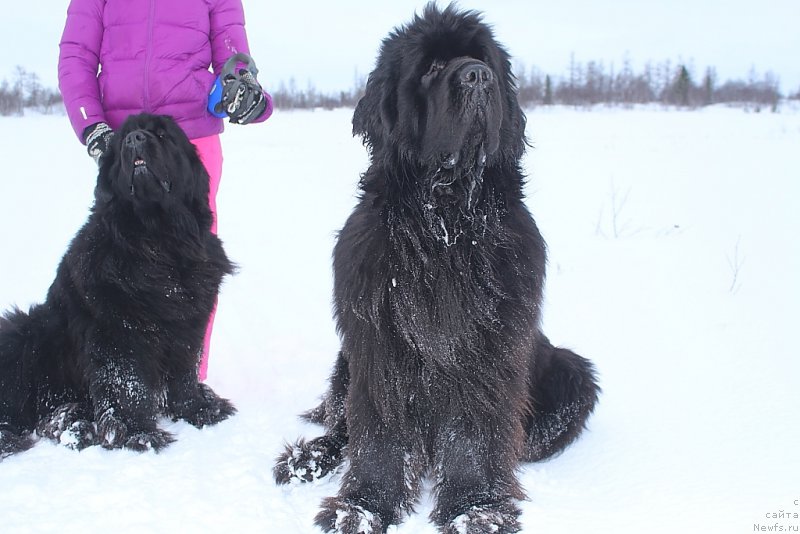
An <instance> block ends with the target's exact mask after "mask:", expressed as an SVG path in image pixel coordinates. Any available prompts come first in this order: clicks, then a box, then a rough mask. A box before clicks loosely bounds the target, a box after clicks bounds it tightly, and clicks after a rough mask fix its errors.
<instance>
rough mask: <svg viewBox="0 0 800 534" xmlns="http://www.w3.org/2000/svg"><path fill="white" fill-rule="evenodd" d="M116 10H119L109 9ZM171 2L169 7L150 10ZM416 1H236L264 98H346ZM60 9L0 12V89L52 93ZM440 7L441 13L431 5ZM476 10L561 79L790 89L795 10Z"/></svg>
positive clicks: (581, 2) (674, 5) (19, 7)
mask: <svg viewBox="0 0 800 534" xmlns="http://www.w3.org/2000/svg"><path fill="white" fill-rule="evenodd" d="M117 1H120V0H117ZM157 1H163V2H169V1H170V0H157ZM425 3H426V2H425V1H424V0H391V2H382V1H380V0H341V1H339V2H315V1H310V2H309V1H307V2H300V1H291V0H289V1H285V0H284V1H282V2H275V1H271V0H244V8H245V14H246V17H247V30H248V34H249V37H250V47H251V49H252V52H253V56H254V58H255V60H256V62H257V64H258V67H259V69H260V71H261V74H260V75H259V78H260V79H261V81H262V82H263V83H264V84H265V86H266V87H267V88H269V87H271V86H272V87H277V86H278V83H279V82H280V81H288V80H289V79H291V78H294V80H295V83H296V84H297V86H298V87H299V88H305V87H307V86H308V85H309V83H313V85H314V86H315V87H316V88H317V89H320V90H323V91H336V90H339V89H349V88H351V87H352V86H353V83H354V80H355V78H356V74H358V75H361V76H363V75H366V74H367V73H368V72H369V70H370V69H371V67H372V64H373V63H374V60H375V55H376V52H377V49H378V46H379V44H380V40H381V39H382V38H383V37H384V36H385V35H386V33H387V32H388V31H389V30H390V29H391V28H392V27H393V26H396V25H399V24H402V23H404V22H406V21H407V20H408V19H409V18H410V17H411V16H412V14H413V13H414V12H415V11H420V10H421V8H422V6H423V5H424V4H425ZM68 4H69V0H35V1H28V2H23V1H18V0H7V1H5V2H4V5H3V19H2V23H0V24H2V26H3V28H4V31H3V32H0V50H2V56H1V57H0V79H2V78H7V79H10V78H11V77H12V75H13V71H14V67H15V65H22V66H24V67H25V68H26V69H27V70H29V71H33V72H36V73H37V74H38V75H39V76H40V78H41V79H42V81H43V83H44V84H45V85H48V86H52V87H55V86H56V84H57V81H56V64H57V59H58V42H59V39H60V37H61V31H62V29H63V24H64V17H65V15H66V9H67V5H68ZM440 5H444V3H443V2H440ZM459 5H460V6H461V7H464V8H471V9H479V10H481V11H483V12H484V18H485V20H486V21H487V22H488V23H490V24H491V25H492V26H493V27H494V29H495V34H496V36H497V38H498V40H500V41H501V42H502V43H504V44H505V45H506V48H507V49H508V50H509V52H510V53H511V54H512V56H513V57H514V58H515V60H516V61H518V62H520V63H522V64H524V65H525V66H526V67H530V66H532V65H534V66H536V67H538V68H539V69H541V70H543V71H545V72H548V73H550V74H554V75H556V76H561V75H564V74H566V72H567V67H568V65H569V59H570V54H572V53H574V54H575V58H576V60H578V61H581V62H586V61H589V60H601V61H603V62H604V63H605V64H606V65H609V64H611V63H612V62H613V63H614V64H615V65H616V66H618V65H620V64H621V63H622V61H623V59H624V57H625V56H626V54H627V55H628V57H630V59H631V60H632V61H633V63H634V65H635V66H640V65H641V64H643V63H644V62H645V61H647V60H654V61H658V62H660V61H662V60H665V59H669V60H672V62H673V64H674V63H675V62H676V61H679V60H684V61H689V60H691V61H692V63H693V65H694V69H695V73H696V76H698V77H699V76H701V75H702V73H703V71H704V69H705V67H706V66H708V65H713V66H715V67H716V68H717V74H718V77H719V78H720V79H721V80H726V79H732V78H746V77H747V75H748V73H749V71H750V70H751V68H755V69H756V71H757V73H758V74H759V75H763V73H764V72H766V71H768V70H771V71H773V72H774V73H775V74H777V75H778V77H779V78H780V80H781V88H782V90H783V91H784V92H787V91H791V92H795V91H797V90H798V89H800V60H799V59H798V58H800V25H799V24H800V0H761V1H760V2H753V1H747V2H745V1H744V0H649V1H648V0H602V1H601V0H548V1H543V0H492V1H491V2H490V1H488V0H484V1H479V0H462V1H461V2H459Z"/></svg>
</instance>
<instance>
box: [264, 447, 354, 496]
mask: <svg viewBox="0 0 800 534" xmlns="http://www.w3.org/2000/svg"><path fill="white" fill-rule="evenodd" d="M341 463H342V445H340V444H339V443H338V442H337V441H336V440H335V439H334V438H331V437H329V436H322V437H319V438H316V439H312V440H311V441H308V442H307V441H304V440H300V441H298V442H297V443H296V444H294V445H287V446H286V450H285V451H284V452H283V453H282V454H281V455H280V456H278V458H277V460H276V461H275V467H274V468H273V469H272V474H273V475H274V476H275V482H277V483H278V484H288V483H290V482H313V481H315V480H318V479H320V478H322V477H324V476H326V475H328V474H329V473H330V472H331V471H333V470H334V469H336V468H337V467H338V466H339V464H341Z"/></svg>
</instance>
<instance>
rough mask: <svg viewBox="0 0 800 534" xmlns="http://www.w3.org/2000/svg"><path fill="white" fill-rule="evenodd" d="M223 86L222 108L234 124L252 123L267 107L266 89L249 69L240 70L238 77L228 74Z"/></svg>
mask: <svg viewBox="0 0 800 534" xmlns="http://www.w3.org/2000/svg"><path fill="white" fill-rule="evenodd" d="M222 86H223V90H222V108H223V109H224V110H225V113H227V114H228V117H230V121H231V122H232V123H233V124H248V123H251V122H253V121H254V120H256V119H257V118H258V117H259V116H261V114H262V113H264V110H265V109H266V108H267V100H266V97H264V90H263V89H262V88H261V84H259V83H258V80H256V77H255V76H253V73H252V72H250V71H248V70H245V69H242V70H240V71H239V76H238V77H236V76H226V77H225V78H224V79H223V80H222Z"/></svg>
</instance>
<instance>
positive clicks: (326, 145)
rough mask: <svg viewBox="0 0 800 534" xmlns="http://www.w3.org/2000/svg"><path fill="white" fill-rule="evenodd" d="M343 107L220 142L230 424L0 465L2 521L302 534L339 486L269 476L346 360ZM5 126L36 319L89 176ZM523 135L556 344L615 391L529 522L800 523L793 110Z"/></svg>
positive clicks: (16, 529)
mask: <svg viewBox="0 0 800 534" xmlns="http://www.w3.org/2000/svg"><path fill="white" fill-rule="evenodd" d="M351 113H352V112H351V110H336V111H332V112H325V111H315V112H296V113H287V112H283V113H282V112H280V111H278V112H276V114H275V116H274V117H273V118H271V119H270V120H269V121H268V122H267V123H266V124H262V125H257V126H248V127H237V126H229V127H228V131H227V132H226V133H225V134H224V137H223V143H224V147H225V171H224V175H223V180H222V186H221V190H220V196H219V198H218V203H219V210H220V220H219V223H220V224H219V229H220V234H221V237H222V238H223V240H224V242H225V244H226V248H227V251H228V253H229V255H230V257H231V258H232V259H233V260H234V261H236V262H237V263H238V264H239V266H240V272H239V274H238V275H236V276H235V277H233V278H230V279H229V280H228V281H227V282H226V283H225V285H224V287H223V291H222V294H221V296H220V299H219V308H218V313H217V322H216V327H215V332H214V338H213V343H212V355H211V361H210V368H209V380H208V383H209V384H210V385H211V386H212V387H214V388H215V389H216V391H217V392H219V393H220V394H221V395H223V396H226V397H229V398H231V399H232V400H233V401H234V402H235V403H236V405H237V407H238V408H239V413H238V414H237V415H236V416H234V417H233V418H231V419H230V420H228V421H225V422H224V423H222V424H220V425H217V426H213V427H207V428H204V429H202V430H198V429H196V428H194V427H192V426H191V425H189V424H187V423H183V422H178V423H172V422H170V421H163V422H162V427H163V428H165V429H166V430H169V431H170V432H172V433H174V434H175V436H176V437H177V439H178V441H176V442H175V443H173V444H172V445H170V446H169V447H168V448H166V449H165V450H164V451H162V452H161V453H160V454H155V453H152V452H149V453H145V454H139V453H135V452H130V451H107V450H105V449H102V448H101V447H91V448H88V449H86V450H84V451H82V452H80V453H79V452H76V451H73V450H69V449H68V448H67V447H64V446H60V445H57V444H53V443H50V442H40V443H39V444H38V445H36V446H35V447H34V448H33V449H32V450H30V451H28V452H25V453H23V454H19V455H16V456H11V457H9V458H6V459H4V460H3V461H2V462H0V517H2V520H1V523H2V526H0V530H2V532H4V533H27V532H54V531H58V532H62V533H73V532H75V533H77V532H92V531H104V530H106V529H108V528H109V527H110V526H111V527H113V529H114V530H115V531H116V532H122V533H128V532H169V533H171V532H226V533H227V532H264V533H278V532H280V533H285V534H294V533H298V534H303V533H313V532H316V530H315V528H314V527H313V518H314V516H315V515H316V513H317V511H318V509H319V503H320V501H321V500H322V499H323V498H324V497H327V496H331V495H334V494H335V493H336V491H337V489H338V485H339V482H340V480H341V472H339V473H338V474H335V475H333V476H332V477H328V478H326V479H323V480H321V481H318V482H316V483H315V484H313V485H307V484H299V485H289V486H281V487H279V486H276V485H275V483H274V482H273V480H272V474H271V470H272V466H273V459H274V458H275V457H276V456H277V455H278V453H279V452H280V451H282V450H283V447H284V441H286V440H294V439H295V438H296V437H298V436H301V435H303V436H306V437H309V438H311V437H315V436H317V435H319V433H320V431H321V429H320V428H319V427H317V426H315V425H311V424H307V423H304V422H302V421H301V420H299V419H298V418H297V414H298V413H300V412H302V411H304V410H306V409H309V408H311V407H313V406H315V405H316V403H317V401H318V398H319V396H320V395H321V394H322V392H323V390H324V387H325V382H326V378H327V376H328V374H329V371H330V369H331V366H332V364H333V361H334V356H335V354H336V351H337V349H338V340H337V337H336V333H335V329H334V325H333V322H332V319H331V304H330V303H331V270H330V256H331V251H332V247H333V244H334V238H335V233H336V231H337V230H338V229H339V228H341V226H342V225H343V224H344V221H345V219H346V217H347V216H348V214H349V212H350V210H351V208H352V206H353V205H354V203H355V194H356V183H357V181H358V178H359V173H360V172H362V171H364V170H365V168H366V163H367V157H366V150H365V149H364V148H363V147H362V146H361V144H360V142H359V141H358V140H356V139H353V138H351V136H350V130H351V126H350V115H351ZM0 129H1V130H2V132H3V134H2V143H0V146H1V147H2V160H3V163H4V167H3V171H2V182H1V183H2V186H0V187H2V189H1V190H0V191H1V192H2V194H0V217H2V225H0V249H1V250H2V263H1V265H2V277H1V278H0V308H2V309H8V308H10V307H11V306H12V305H14V304H16V305H18V306H20V307H23V308H27V306H29V305H30V304H31V303H33V302H39V301H41V300H42V299H44V296H45V294H46V291H47V288H48V286H49V285H50V283H51V282H52V279H53V276H54V274H55V268H56V266H57V264H58V261H59V259H60V257H61V255H62V254H63V252H64V250H65V249H66V246H67V244H68V242H69V240H70V238H71V237H72V235H73V234H74V233H75V231H76V230H77V229H78V228H79V226H80V225H81V224H82V223H83V221H84V220H85V218H86V215H87V210H88V207H89V205H90V203H91V200H92V190H93V187H94V163H93V161H92V160H91V158H90V157H89V156H88V155H86V153H85V149H84V147H82V146H81V145H80V144H79V143H78V142H77V140H76V139H75V138H74V135H73V133H72V131H71V129H70V127H69V125H68V124H67V119H66V118H65V117H63V116H57V117H40V116H31V117H24V118H3V119H0ZM528 135H529V138H530V140H531V142H532V144H533V145H534V148H533V149H531V150H529V152H528V156H527V159H526V161H525V166H526V169H527V170H528V172H529V174H530V182H529V185H528V186H527V192H528V195H529V205H530V207H531V209H532V211H533V213H534V216H535V217H536V220H537V222H538V224H539V227H540V229H541V231H542V233H543V234H544V236H545V238H546V240H547V242H548V245H549V254H550V267H549V274H548V280H547V291H546V301H545V305H544V311H543V313H544V327H545V332H546V333H547V334H548V335H549V336H550V338H551V340H552V341H553V342H554V343H556V344H563V345H566V346H568V347H570V348H572V349H574V350H576V351H577V352H578V353H580V354H582V355H584V356H586V357H589V358H591V359H592V360H593V361H594V362H595V364H596V366H597V368H598V370H599V373H600V377H601V381H602V387H603V390H604V391H603V394H602V397H601V398H600V403H599V405H598V408H597V410H596V412H595V414H594V416H593V417H592V418H591V420H590V426H589V429H588V431H587V432H586V433H585V434H584V435H583V436H582V437H581V438H580V439H579V440H578V441H577V442H576V443H575V444H574V445H573V446H572V447H570V448H569V449H568V450H567V451H566V452H565V453H564V454H562V455H561V456H559V457H557V458H555V459H552V460H550V461H548V462H544V463H541V464H535V465H526V466H524V467H523V468H522V469H521V471H520V478H521V481H522V484H523V486H524V487H525V489H526V491H527V494H528V497H529V500H527V501H524V502H522V503H521V506H522V509H523V514H522V518H521V521H522V524H523V525H524V528H525V530H524V531H525V532H531V533H533V532H539V533H544V534H549V533H560V532H592V533H599V534H602V533H612V532H613V533H620V532H631V533H640V532H648V533H654V532H655V533H670V534H672V533H678V532H691V533H707V532H708V533H726V534H727V533H736V532H742V533H744V532H753V531H754V526H759V525H768V524H769V525H773V524H775V522H776V521H778V522H779V523H781V524H782V525H784V526H785V527H786V528H784V531H788V530H789V528H788V527H795V528H797V527H798V525H800V520H797V519H795V518H794V516H791V515H787V514H788V513H790V512H791V513H795V512H800V506H798V502H799V501H798V499H800V455H798V453H797V449H798V446H797V445H798V443H800V423H799V422H798V421H800V378H799V377H800V359H798V357H797V354H798V348H797V343H796V341H795V339H794V335H795V334H796V331H797V323H798V319H799V318H800V310H799V309H798V303H800V283H798V273H800V245H799V244H798V243H800V239H798V233H800V111H798V110H792V109H789V108H786V107H784V109H783V110H782V112H781V113H778V114H770V113H760V114H756V113H746V112H745V111H742V110H736V109H726V108H710V109H706V110H702V111H695V112H681V111H664V110H651V109H639V110H621V109H596V110H594V111H592V112H586V111H581V110H572V109H563V108H553V109H537V110H534V111H530V112H529V113H528ZM423 487H424V488H426V490H429V489H430V484H429V483H426V484H424V485H423ZM431 509H432V503H431V500H430V496H429V493H428V492H427V491H426V493H425V494H424V496H423V498H422V501H421V503H420V505H419V506H418V507H417V513H415V514H413V515H411V516H410V517H409V518H408V519H407V520H406V521H405V522H404V523H403V524H402V525H400V526H399V527H397V528H392V529H391V530H390V531H391V532H394V533H396V534H433V533H435V532H436V530H435V529H434V527H433V526H432V525H431V524H430V523H429V522H428V520H427V514H428V513H430V511H431ZM781 512H785V514H784V515H783V516H781V515H780V513H781ZM771 514H778V515H776V517H779V519H777V520H776V519H773V518H772V515H771Z"/></svg>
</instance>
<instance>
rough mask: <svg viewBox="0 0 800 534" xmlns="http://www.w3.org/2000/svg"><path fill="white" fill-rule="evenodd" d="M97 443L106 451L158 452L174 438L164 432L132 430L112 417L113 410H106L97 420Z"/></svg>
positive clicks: (151, 429)
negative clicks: (124, 449)
mask: <svg viewBox="0 0 800 534" xmlns="http://www.w3.org/2000/svg"><path fill="white" fill-rule="evenodd" d="M97 433H98V441H99V442H100V444H101V445H102V446H103V447H105V448H106V449H121V448H123V447H124V448H126V449H131V450H134V451H139V452H145V451H155V452H158V451H160V450H161V449H163V448H164V447H166V446H167V445H169V444H170V443H172V442H173V441H175V438H174V437H173V435H172V434H170V433H169V432H167V431H166V430H160V429H158V428H155V425H152V427H151V428H145V429H134V428H132V426H130V425H129V424H126V423H125V422H124V421H122V419H120V418H118V417H116V416H115V415H114V410H113V409H109V410H106V411H105V412H104V413H103V414H102V415H101V416H100V417H99V418H98V420H97Z"/></svg>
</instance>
